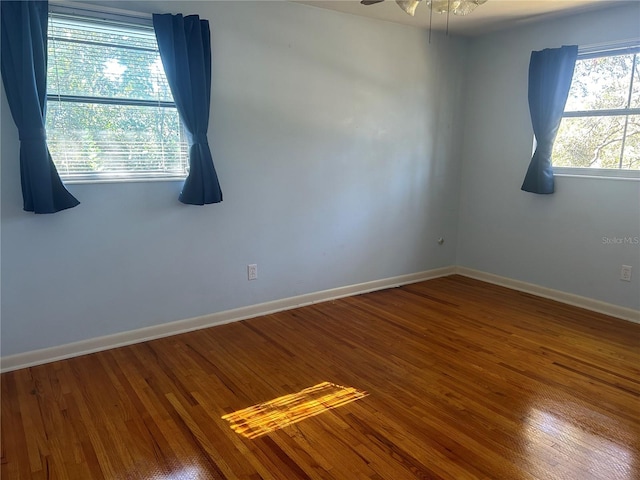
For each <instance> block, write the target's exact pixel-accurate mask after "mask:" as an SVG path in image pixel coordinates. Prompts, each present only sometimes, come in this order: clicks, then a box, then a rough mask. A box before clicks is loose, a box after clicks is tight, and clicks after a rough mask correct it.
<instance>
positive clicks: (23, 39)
mask: <svg viewBox="0 0 640 480" xmlns="http://www.w3.org/2000/svg"><path fill="white" fill-rule="evenodd" d="M0 8H1V9H2V10H1V17H2V23H1V29H2V38H1V41H2V44H1V45H2V52H1V57H2V59H1V62H0V63H1V64H2V80H3V82H4V89H5V92H6V94H7V100H8V102H9V109H10V110H11V115H12V116H13V120H14V121H15V122H16V126H17V127H18V133H19V135H20V176H21V180H22V198H23V201H24V209H25V210H26V211H28V212H34V213H54V212H59V211H60V210H64V209H67V208H71V207H75V206H76V205H78V204H79V203H80V202H78V200H76V199H75V198H74V197H73V195H71V194H70V193H69V192H68V191H67V189H66V188H65V187H64V185H63V184H62V181H61V180H60V177H59V175H58V172H57V170H56V167H55V166H54V164H53V160H52V159H51V154H50V153H49V149H48V148H47V140H46V132H45V129H44V118H45V111H46V94H47V21H48V2H46V1H44V2H38V1H28V2H25V1H17V2H9V1H4V0H3V1H2V2H1V4H0Z"/></svg>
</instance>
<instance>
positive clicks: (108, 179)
mask: <svg viewBox="0 0 640 480" xmlns="http://www.w3.org/2000/svg"><path fill="white" fill-rule="evenodd" d="M61 178H62V182H63V183H64V184H65V185H82V184H91V183H147V182H184V181H185V179H186V178H187V177H186V175H185V176H175V177H169V176H167V177H135V178H133V177H103V178H96V177H83V178H78V177H73V178H70V177H67V178H65V177H64V176H63V177H61Z"/></svg>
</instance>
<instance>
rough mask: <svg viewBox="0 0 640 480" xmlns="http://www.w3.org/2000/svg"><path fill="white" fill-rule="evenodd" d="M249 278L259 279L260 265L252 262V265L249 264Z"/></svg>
mask: <svg viewBox="0 0 640 480" xmlns="http://www.w3.org/2000/svg"><path fill="white" fill-rule="evenodd" d="M247 278H248V279H249V280H257V279H258V265H257V264H255V263H252V264H251V265H247Z"/></svg>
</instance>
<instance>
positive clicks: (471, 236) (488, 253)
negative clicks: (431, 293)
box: [457, 2, 640, 309]
mask: <svg viewBox="0 0 640 480" xmlns="http://www.w3.org/2000/svg"><path fill="white" fill-rule="evenodd" d="M639 18H640V3H639V2H630V3H629V5H627V6H624V7H621V8H611V9H607V10H602V11H600V12H596V13H590V14H584V15H576V16H573V17H566V18H563V19H560V20H557V21H548V22H544V23H538V24H534V25H530V26H524V27H523V26H520V27H518V28H514V29H513V30H509V31H504V32H499V33H496V34H493V35H490V36H486V37H483V38H480V39H474V40H473V41H472V42H471V43H470V50H469V65H468V71H467V74H468V88H467V96H466V109H465V115H464V116H465V119H466V123H465V141H464V148H463V175H462V187H461V203H460V232H459V248H458V257H457V262H458V264H459V265H462V266H465V267H469V268H474V269H478V270H482V271H485V272H489V273H494V274H497V275H502V276H505V277H509V278H513V279H517V280H521V281H525V282H529V283H534V284H538V285H542V286H545V287H548V288H553V289H558V290H562V291H564V292H568V293H573V294H577V295H582V296H585V297H589V298H593V299H596V300H601V301H605V302H609V303H612V304H615V305H619V306H623V307H630V308H635V309H639V308H640V282H639V280H640V245H638V244H635V245H634V244H626V245H625V244H622V245H615V244H606V243H603V237H605V238H613V237H618V238H624V237H638V236H640V182H637V181H635V182H634V181H616V180H598V179H579V178H560V177H556V193H555V194H553V195H548V196H545V195H534V194H530V193H525V192H522V191H521V190H520V186H521V185H522V181H523V179H524V175H525V172H526V170H527V166H528V164H529V159H530V155H531V147H532V139H533V132H532V130H531V123H530V120H529V110H528V104H527V78H528V65H529V56H530V53H531V51H532V50H541V49H543V48H548V47H558V46H561V45H570V44H578V45H591V44H598V43H602V42H612V41H620V40H624V39H630V38H633V37H635V38H638V37H640V23H639V22H638V19H639ZM623 264H625V265H631V266H632V267H633V273H634V276H633V281H632V282H631V283H626V282H622V281H620V280H619V278H620V267H621V266H622V265H623Z"/></svg>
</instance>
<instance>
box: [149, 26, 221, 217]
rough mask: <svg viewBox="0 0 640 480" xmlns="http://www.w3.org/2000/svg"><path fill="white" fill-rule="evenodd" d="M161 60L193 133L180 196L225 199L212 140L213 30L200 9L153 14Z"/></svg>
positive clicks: (196, 200) (198, 200)
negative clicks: (209, 133) (192, 12)
mask: <svg viewBox="0 0 640 480" xmlns="http://www.w3.org/2000/svg"><path fill="white" fill-rule="evenodd" d="M153 28H154V29H155V32H156V38H157V40H158V48H159V50H160V57H161V58H162V64H163V65H164V70H165V73H166V75H167V80H168V81H169V87H170V88H171V93H172V94H173V99H174V100H175V102H176V107H177V108H178V113H179V114H180V118H181V120H182V123H183V125H184V127H185V130H186V131H187V133H188V137H189V169H190V170H189V176H188V177H187V179H186V180H185V182H184V187H183V188H182V193H181V194H180V201H181V202H182V203H187V204H190V205H205V204H208V203H218V202H221V201H222V191H221V190H220V184H219V183H218V175H217V174H216V170H215V167H214V166H213V159H212V157H211V149H210V148H209V142H208V140H207V130H208V128H209V106H210V99H211V33H210V31H209V22H208V21H207V20H200V17H198V16H197V15H189V16H187V17H183V16H182V15H180V14H178V15H170V14H165V15H159V14H154V15H153Z"/></svg>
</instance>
